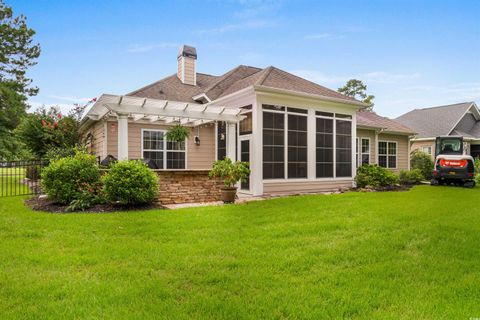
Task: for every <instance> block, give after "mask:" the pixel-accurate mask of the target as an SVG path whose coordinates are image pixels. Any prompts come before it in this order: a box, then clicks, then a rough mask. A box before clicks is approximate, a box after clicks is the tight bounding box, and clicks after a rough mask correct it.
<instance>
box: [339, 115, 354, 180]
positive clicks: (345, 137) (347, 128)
mask: <svg viewBox="0 0 480 320" xmlns="http://www.w3.org/2000/svg"><path fill="white" fill-rule="evenodd" d="M335 121H336V122H335V125H336V132H335V142H336V150H335V155H336V166H335V174H336V177H351V176H352V122H351V121H347V120H335Z"/></svg>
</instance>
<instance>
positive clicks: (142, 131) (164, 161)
mask: <svg viewBox="0 0 480 320" xmlns="http://www.w3.org/2000/svg"><path fill="white" fill-rule="evenodd" d="M145 131H151V132H152V131H153V132H162V133H163V150H160V149H144V148H143V137H144V132H145ZM166 132H167V130H165V129H148V128H142V129H141V135H140V156H141V159H145V158H144V156H143V152H144V151H147V152H162V153H163V168H160V169H158V170H173V171H175V170H188V162H187V159H188V154H187V149H188V139H185V150H169V149H167V139H166V137H165V133H166ZM167 152H179V153H180V152H183V153H185V168H180V169H168V168H167Z"/></svg>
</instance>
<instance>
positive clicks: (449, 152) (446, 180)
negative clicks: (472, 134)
mask: <svg viewBox="0 0 480 320" xmlns="http://www.w3.org/2000/svg"><path fill="white" fill-rule="evenodd" d="M474 175H475V167H474V162H473V158H472V157H471V156H470V155H467V154H464V148H463V137H461V136H444V137H437V138H436V140H435V166H434V169H433V179H432V180H431V185H439V184H441V185H451V184H454V185H463V186H464V187H467V188H472V187H474V186H475V180H474Z"/></svg>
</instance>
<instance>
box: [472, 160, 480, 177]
mask: <svg viewBox="0 0 480 320" xmlns="http://www.w3.org/2000/svg"><path fill="white" fill-rule="evenodd" d="M473 161H474V162H473V165H474V166H475V173H480V158H479V157H476V158H475V159H473Z"/></svg>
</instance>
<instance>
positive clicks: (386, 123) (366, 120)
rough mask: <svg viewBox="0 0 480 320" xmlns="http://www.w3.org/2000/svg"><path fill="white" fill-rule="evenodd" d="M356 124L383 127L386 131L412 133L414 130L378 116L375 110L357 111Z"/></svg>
mask: <svg viewBox="0 0 480 320" xmlns="http://www.w3.org/2000/svg"><path fill="white" fill-rule="evenodd" d="M357 126H364V127H371V128H378V129H383V130H384V131H386V132H398V133H407V134H414V133H415V131H414V130H412V129H410V128H409V127H407V126H405V125H403V124H401V123H400V122H397V121H395V120H392V119H389V118H386V117H382V116H379V115H378V114H376V113H375V112H372V111H367V110H361V111H358V112H357Z"/></svg>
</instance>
